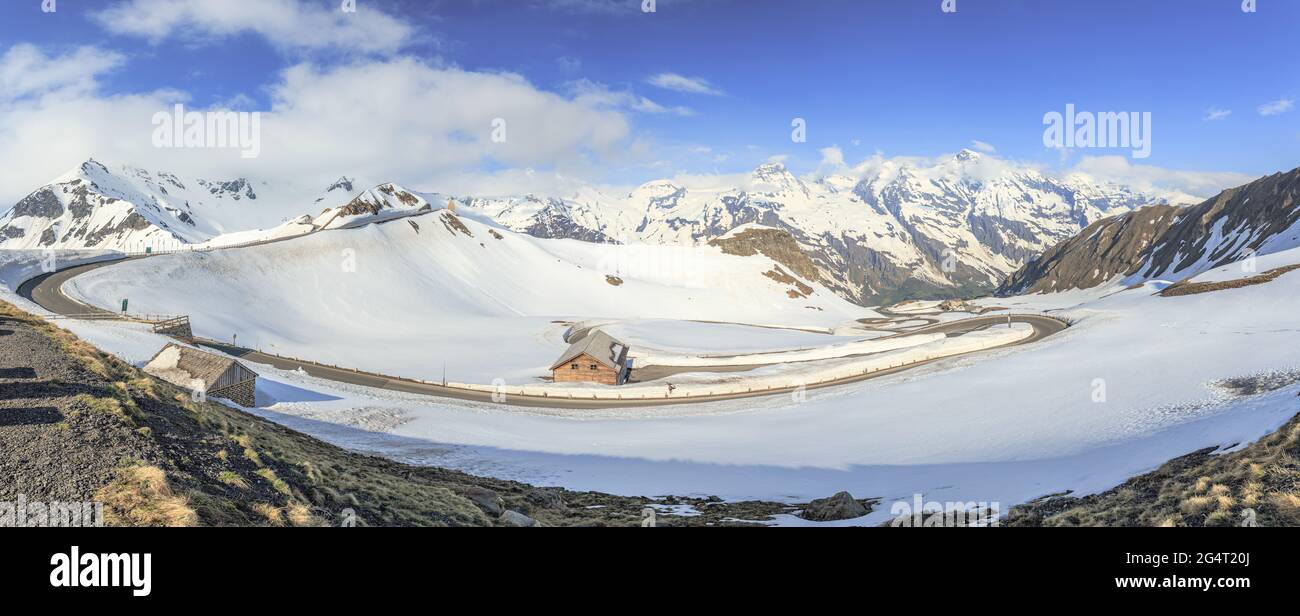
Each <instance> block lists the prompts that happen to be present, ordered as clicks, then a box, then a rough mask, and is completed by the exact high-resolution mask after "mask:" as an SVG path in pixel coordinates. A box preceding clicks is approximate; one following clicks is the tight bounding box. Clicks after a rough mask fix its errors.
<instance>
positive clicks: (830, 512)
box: [799, 492, 871, 522]
mask: <svg viewBox="0 0 1300 616" xmlns="http://www.w3.org/2000/svg"><path fill="white" fill-rule="evenodd" d="M870 512H871V510H870V509H867V508H866V507H863V506H862V503H859V502H858V501H856V500H854V498H853V495H852V494H849V493H848V492H838V493H836V494H835V495H834V496H832V497H830V498H819V499H817V500H814V501H813V502H811V503H808V506H807V507H804V508H803V511H801V512H799V517H801V518H803V519H805V520H812V521H814V522H829V521H831V520H851V519H853V518H860V517H862V516H864V515H867V514H868V513H870Z"/></svg>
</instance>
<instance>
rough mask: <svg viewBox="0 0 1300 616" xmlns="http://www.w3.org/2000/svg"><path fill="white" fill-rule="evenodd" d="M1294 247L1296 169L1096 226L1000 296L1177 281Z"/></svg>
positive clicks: (1298, 240)
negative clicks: (1189, 202) (1196, 201)
mask: <svg viewBox="0 0 1300 616" xmlns="http://www.w3.org/2000/svg"><path fill="white" fill-rule="evenodd" d="M1297 247H1300V168H1297V169H1293V170H1291V171H1289V172H1287V173H1275V174H1273V175H1270V176H1268V177H1264V178H1260V179H1258V180H1255V181H1254V182H1251V183H1249V184H1246V185H1243V186H1238V187H1236V188H1230V189H1228V190H1225V191H1223V192H1221V193H1219V194H1218V196H1216V197H1214V198H1213V199H1209V200H1207V201H1204V202H1202V203H1200V204H1198V205H1195V206H1189V207H1170V206H1164V207H1157V208H1147V209H1143V210H1140V211H1137V212H1132V213H1129V214H1125V215H1122V216H1117V217H1114V218H1110V219H1107V220H1102V221H1099V222H1097V223H1095V224H1093V225H1091V226H1089V227H1088V228H1087V229H1084V230H1083V231H1082V232H1081V233H1079V234H1078V235H1077V236H1076V237H1073V238H1070V239H1069V240H1067V241H1064V242H1061V243H1060V244H1058V245H1056V246H1054V247H1053V248H1052V249H1051V250H1049V251H1047V252H1046V253H1044V254H1043V255H1042V256H1041V257H1039V258H1037V259H1034V260H1032V261H1030V262H1029V263H1027V264H1025V266H1024V267H1023V268H1022V269H1020V270H1019V271H1017V272H1016V273H1014V274H1013V275H1012V276H1010V277H1009V278H1008V279H1007V280H1006V282H1005V283H1003V284H1002V286H1001V287H1000V288H999V289H998V292H999V294H1002V295H1017V294H1022V293H1038V292H1052V291H1064V290H1067V289H1088V288H1092V287H1095V286H1098V285H1101V284H1105V283H1108V282H1111V281H1115V280H1119V281H1120V282H1121V283H1122V284H1126V285H1130V284H1138V283H1141V282H1145V281H1148V280H1155V279H1160V280H1166V281H1170V282H1176V281H1180V280H1185V279H1188V278H1190V277H1192V276H1195V275H1197V274H1200V273H1202V272H1205V271H1207V270H1210V269H1214V268H1216V267H1221V266H1224V265H1226V264H1229V263H1234V262H1237V261H1240V260H1243V259H1249V258H1251V257H1252V256H1264V255H1269V254H1274V253H1279V252H1282V251H1286V250H1290V249H1293V248H1297Z"/></svg>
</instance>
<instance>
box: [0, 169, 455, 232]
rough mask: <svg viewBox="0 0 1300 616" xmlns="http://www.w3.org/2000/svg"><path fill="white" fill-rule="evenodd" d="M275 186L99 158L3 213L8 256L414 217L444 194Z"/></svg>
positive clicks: (346, 185)
mask: <svg viewBox="0 0 1300 616" xmlns="http://www.w3.org/2000/svg"><path fill="white" fill-rule="evenodd" d="M274 188H276V189H277V190H276V191H275V192H274V194H273V196H271V197H270V198H268V197H267V196H266V194H265V193H267V192H271V189H272V186H270V185H269V184H268V183H266V182H254V181H252V180H249V179H245V178H237V179H234V180H220V181H217V180H207V179H202V178H187V177H181V176H179V175H176V174H173V173H168V172H166V171H146V170H144V169H140V168H137V167H132V166H112V167H110V166H109V165H106V164H104V163H101V162H99V161H96V160H94V159H91V160H88V161H86V162H85V163H83V164H81V165H80V166H79V167H77V168H76V169H73V170H72V171H69V172H68V173H65V174H63V175H62V176H59V177H58V178H56V179H54V180H53V181H51V182H50V183H49V184H46V185H45V186H42V187H40V188H38V189H36V190H35V191H33V192H32V193H31V194H29V195H28V196H27V197H24V198H23V199H22V200H20V201H19V202H18V203H17V204H15V205H14V206H13V207H12V208H11V209H10V210H9V211H8V212H5V213H4V214H3V216H0V249H38V248H60V249H83V248H90V249H103V250H118V251H124V252H138V251H141V250H144V249H146V248H151V249H153V250H171V249H177V248H182V247H185V246H222V245H230V244H234V243H242V242H248V241H256V240H263V239H269V238H273V237H284V236H289V235H300V234H302V233H306V232H309V231H311V230H314V229H322V228H338V227H343V226H348V225H356V224H362V223H364V222H366V221H376V220H384V219H387V218H392V217H397V216H403V215H409V214H411V213H414V212H416V211H420V210H427V209H432V206H431V204H430V203H429V202H428V201H426V200H425V197H426V196H428V197H430V198H433V197H434V196H433V195H417V194H415V193H413V192H411V191H408V190H406V189H405V188H402V187H401V186H397V185H396V184H378V185H372V184H365V183H363V182H361V181H358V180H355V179H353V178H348V177H342V178H340V179H339V180H337V181H335V182H334V183H332V184H330V185H329V186H328V187H327V188H326V189H325V190H324V191H323V192H320V193H319V196H317V197H316V198H315V200H312V199H311V198H309V195H311V191H309V190H305V189H298V188H294V186H293V185H292V184H291V183H290V182H283V183H282V185H277V186H275V187H274ZM437 199H439V200H440V201H441V202H440V203H439V204H438V205H439V206H441V205H443V204H445V203H446V199H444V198H442V197H441V196H437Z"/></svg>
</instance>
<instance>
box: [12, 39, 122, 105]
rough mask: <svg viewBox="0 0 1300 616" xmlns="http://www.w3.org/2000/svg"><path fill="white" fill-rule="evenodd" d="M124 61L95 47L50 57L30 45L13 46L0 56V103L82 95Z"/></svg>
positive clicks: (94, 87)
mask: <svg viewBox="0 0 1300 616" xmlns="http://www.w3.org/2000/svg"><path fill="white" fill-rule="evenodd" d="M125 61H126V59H125V57H123V56H122V55H121V54H119V53H115V52H111V51H106V50H103V49H98V48H95V47H81V48H79V49H77V50H75V51H72V52H71V53H68V54H65V55H62V56H57V57H51V56H47V55H46V54H45V53H44V52H42V51H41V50H40V49H39V48H37V47H36V46H34V45H26V44H20V45H15V46H13V47H11V48H10V49H9V50H8V51H6V52H5V53H4V55H0V102H2V101H6V100H8V101H14V100H18V99H21V98H26V97H30V96H46V95H50V94H52V93H59V94H61V95H64V96H72V95H77V94H82V93H85V92H88V91H91V90H94V89H96V88H98V87H99V83H98V81H97V79H96V78H97V76H98V75H100V74H103V73H106V72H108V71H111V70H114V69H117V68H118V67H120V66H121V65H122V64H123V63H124V62H125Z"/></svg>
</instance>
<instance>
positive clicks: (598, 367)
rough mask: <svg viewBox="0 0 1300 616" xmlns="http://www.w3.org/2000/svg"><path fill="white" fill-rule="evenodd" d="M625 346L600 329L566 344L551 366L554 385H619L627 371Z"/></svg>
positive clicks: (628, 369) (628, 370) (626, 350)
mask: <svg viewBox="0 0 1300 616" xmlns="http://www.w3.org/2000/svg"><path fill="white" fill-rule="evenodd" d="M627 352H628V346H627V345H626V344H623V343H622V342H619V341H618V340H615V339H614V337H613V336H610V335H609V334H606V333H605V332H602V331H600V330H593V331H591V332H589V333H588V334H587V335H586V336H585V337H583V338H582V339H581V340H579V341H577V342H575V343H573V344H571V345H569V348H568V349H566V350H565V351H564V354H563V355H561V356H560V359H558V360H556V362H555V363H554V364H552V365H551V375H552V376H553V377H554V379H555V382H556V383H600V384H603V385H622V384H623V383H626V382H627V377H628V374H629V373H630V372H631V369H630V368H629V366H628V360H627Z"/></svg>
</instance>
